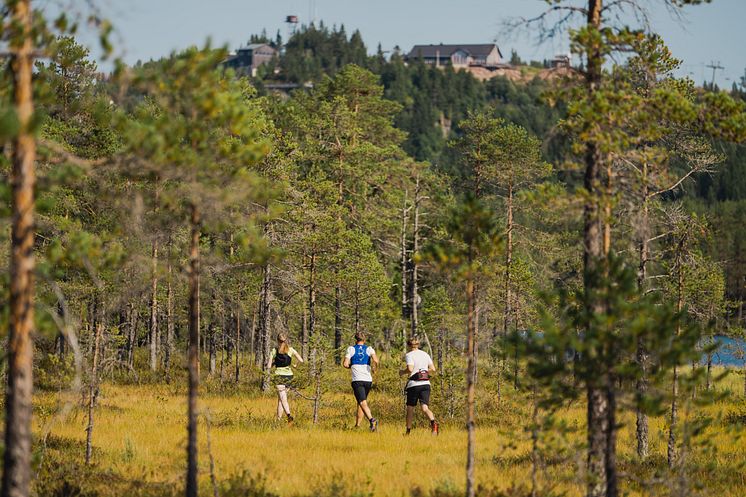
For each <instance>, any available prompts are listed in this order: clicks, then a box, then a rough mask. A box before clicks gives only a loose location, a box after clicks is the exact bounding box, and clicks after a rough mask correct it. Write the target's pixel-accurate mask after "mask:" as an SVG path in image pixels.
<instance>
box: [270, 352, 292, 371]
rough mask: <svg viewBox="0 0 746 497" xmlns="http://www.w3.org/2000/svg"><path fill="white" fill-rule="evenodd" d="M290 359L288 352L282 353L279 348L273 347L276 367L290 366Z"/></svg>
mask: <svg viewBox="0 0 746 497" xmlns="http://www.w3.org/2000/svg"><path fill="white" fill-rule="evenodd" d="M291 361H292V358H291V357H290V354H283V353H282V352H280V351H279V350H277V349H275V363H274V365H275V367H276V368H286V367H288V366H290V362H291Z"/></svg>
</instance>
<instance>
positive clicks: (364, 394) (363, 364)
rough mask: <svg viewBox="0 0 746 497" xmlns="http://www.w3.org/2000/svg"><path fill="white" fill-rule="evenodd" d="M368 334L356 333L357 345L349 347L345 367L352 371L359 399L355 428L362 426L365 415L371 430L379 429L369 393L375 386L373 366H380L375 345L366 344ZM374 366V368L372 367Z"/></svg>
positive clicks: (353, 383) (356, 395)
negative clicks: (369, 405)
mask: <svg viewBox="0 0 746 497" xmlns="http://www.w3.org/2000/svg"><path fill="white" fill-rule="evenodd" d="M365 339H366V335H365V333H364V332H362V331H358V332H357V333H356V334H355V342H356V343H355V345H353V346H350V347H347V353H346V354H345V360H344V363H343V365H344V367H346V368H349V369H350V371H351V372H352V393H354V394H355V400H356V401H357V417H356V418H355V428H357V427H359V426H360V422H361V421H362V420H363V415H365V417H366V418H367V419H368V421H369V422H370V431H376V430H377V429H378V420H377V419H376V418H374V417H373V415H372V414H371V412H370V408H369V407H368V393H369V392H370V389H371V387H372V386H373V374H372V373H373V368H376V367H378V356H376V351H375V350H373V347H369V346H367V345H365ZM371 366H373V368H371Z"/></svg>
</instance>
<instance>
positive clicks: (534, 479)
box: [530, 384, 539, 497]
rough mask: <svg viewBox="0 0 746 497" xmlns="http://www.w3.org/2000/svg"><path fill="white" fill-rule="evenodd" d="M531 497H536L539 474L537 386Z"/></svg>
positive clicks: (533, 416) (534, 403) (532, 395)
mask: <svg viewBox="0 0 746 497" xmlns="http://www.w3.org/2000/svg"><path fill="white" fill-rule="evenodd" d="M531 404H532V407H533V408H532V410H531V494H530V495H531V497H536V496H537V494H536V492H537V490H538V479H537V476H538V473H539V402H538V400H537V399H536V385H535V384H534V386H533V388H532V391H531Z"/></svg>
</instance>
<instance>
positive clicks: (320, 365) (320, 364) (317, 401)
mask: <svg viewBox="0 0 746 497" xmlns="http://www.w3.org/2000/svg"><path fill="white" fill-rule="evenodd" d="M315 349H316V347H315V346H314V350H315ZM318 359H319V360H318V361H317V358H316V354H312V361H313V363H314V364H313V365H312V368H313V371H314V380H315V383H316V385H315V394H314V397H313V424H317V423H318V422H319V408H320V407H321V374H322V373H323V371H324V358H323V357H320V358H318Z"/></svg>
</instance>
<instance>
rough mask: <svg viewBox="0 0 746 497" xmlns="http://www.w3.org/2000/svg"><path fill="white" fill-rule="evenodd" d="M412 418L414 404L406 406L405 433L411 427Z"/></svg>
mask: <svg viewBox="0 0 746 497" xmlns="http://www.w3.org/2000/svg"><path fill="white" fill-rule="evenodd" d="M413 418H414V406H407V433H409V430H411V429H412V419H413Z"/></svg>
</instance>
